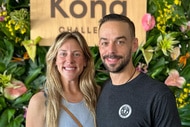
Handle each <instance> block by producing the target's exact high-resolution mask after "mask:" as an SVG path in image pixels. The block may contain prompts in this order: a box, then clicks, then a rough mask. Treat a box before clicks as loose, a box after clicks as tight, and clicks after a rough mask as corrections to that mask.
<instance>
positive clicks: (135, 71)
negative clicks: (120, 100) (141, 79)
mask: <svg viewBox="0 0 190 127" xmlns="http://www.w3.org/2000/svg"><path fill="white" fill-rule="evenodd" d="M135 72H136V69H135V71H134V72H133V74H132V75H131V77H130V78H129V79H128V80H127V82H126V83H128V82H129V81H130V80H131V79H132V78H133V76H134V75H135Z"/></svg>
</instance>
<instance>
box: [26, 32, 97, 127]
mask: <svg viewBox="0 0 190 127" xmlns="http://www.w3.org/2000/svg"><path fill="white" fill-rule="evenodd" d="M46 63H47V72H46V76H47V79H46V83H45V90H44V91H42V92H39V93H36V94H35V95H34V96H33V97H32V98H31V100H30V102H29V106H28V111H27V116H26V127H77V126H79V125H77V122H78V124H81V125H82V126H83V127H94V126H96V122H95V121H96V120H95V106H96V102H97V97H98V91H99V89H98V86H97V84H96V82H95V80H94V72H95V71H94V62H93V57H92V55H91V53H90V50H89V47H88V45H87V42H86V40H85V39H84V37H83V36H82V35H81V34H80V33H79V32H63V33H60V34H59V35H58V36H57V37H56V39H55V42H54V43H53V44H52V46H51V47H50V49H49V51H48V52H47V55H46ZM68 110H69V111H70V112H71V114H70V113H68V112H69V111H68ZM72 114H73V115H74V117H75V118H73V117H71V115H72ZM74 119H75V120H74ZM77 120H78V121H77Z"/></svg>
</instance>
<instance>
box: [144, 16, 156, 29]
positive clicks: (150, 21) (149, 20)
mask: <svg viewBox="0 0 190 127" xmlns="http://www.w3.org/2000/svg"><path fill="white" fill-rule="evenodd" d="M155 23H156V21H155V18H154V16H152V15H151V14H149V13H146V14H145V15H144V16H143V18H142V26H143V28H144V29H145V31H149V30H151V29H153V28H154V26H155Z"/></svg>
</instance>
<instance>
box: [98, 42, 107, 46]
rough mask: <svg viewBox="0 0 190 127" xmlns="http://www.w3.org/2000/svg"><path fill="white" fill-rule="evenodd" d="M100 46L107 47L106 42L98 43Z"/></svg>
mask: <svg viewBox="0 0 190 127" xmlns="http://www.w3.org/2000/svg"><path fill="white" fill-rule="evenodd" d="M100 45H101V46H107V45H108V42H100Z"/></svg>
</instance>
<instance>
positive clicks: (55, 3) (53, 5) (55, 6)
mask: <svg viewBox="0 0 190 127" xmlns="http://www.w3.org/2000/svg"><path fill="white" fill-rule="evenodd" d="M61 1H62V0H57V1H55V0H51V17H53V18H55V10H56V9H57V10H58V11H59V12H60V13H61V15H62V16H63V17H65V18H68V17H69V16H68V15H67V14H66V13H65V11H64V10H63V9H62V8H61V7H60V6H59V4H60V3H61Z"/></svg>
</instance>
